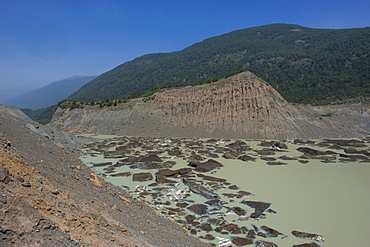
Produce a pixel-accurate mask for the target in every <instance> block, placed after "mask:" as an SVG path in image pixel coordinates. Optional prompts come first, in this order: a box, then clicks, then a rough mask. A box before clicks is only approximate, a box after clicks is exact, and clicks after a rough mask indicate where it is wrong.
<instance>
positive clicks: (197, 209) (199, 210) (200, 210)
mask: <svg viewBox="0 0 370 247" xmlns="http://www.w3.org/2000/svg"><path fill="white" fill-rule="evenodd" d="M207 208H208V207H207V206H206V205H204V204H193V205H191V206H189V207H187V209H189V210H190V211H192V212H194V213H196V214H206V213H207Z"/></svg>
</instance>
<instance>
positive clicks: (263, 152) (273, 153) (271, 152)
mask: <svg viewBox="0 0 370 247" xmlns="http://www.w3.org/2000/svg"><path fill="white" fill-rule="evenodd" d="M257 154H259V155H275V152H274V151H272V150H257Z"/></svg>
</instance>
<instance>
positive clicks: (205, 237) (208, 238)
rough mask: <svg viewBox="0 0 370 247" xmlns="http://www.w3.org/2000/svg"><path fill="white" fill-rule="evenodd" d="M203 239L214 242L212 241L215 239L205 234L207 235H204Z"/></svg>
mask: <svg viewBox="0 0 370 247" xmlns="http://www.w3.org/2000/svg"><path fill="white" fill-rule="evenodd" d="M204 239H207V240H214V239H215V237H214V236H213V235H211V234H207V235H205V236H204Z"/></svg>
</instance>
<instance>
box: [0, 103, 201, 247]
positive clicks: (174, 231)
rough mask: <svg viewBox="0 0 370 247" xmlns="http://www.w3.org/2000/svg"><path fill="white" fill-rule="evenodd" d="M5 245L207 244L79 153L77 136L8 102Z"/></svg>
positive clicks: (0, 125) (2, 126)
mask: <svg viewBox="0 0 370 247" xmlns="http://www.w3.org/2000/svg"><path fill="white" fill-rule="evenodd" d="M0 135H1V136H0V138H1V143H0V146H1V148H0V162H1V163H0V189H1V194H0V215H1V221H0V235H1V239H0V245H1V246H207V245H205V244H204V243H201V242H200V241H199V240H198V239H196V238H194V237H191V236H188V235H187V234H186V233H185V232H184V230H183V229H182V228H181V227H180V226H178V225H177V224H175V223H173V222H170V221H169V220H167V219H165V218H163V217H160V216H157V215H156V214H155V213H154V212H153V211H152V210H151V209H150V208H149V207H148V206H147V205H145V203H144V202H143V201H140V200H137V199H134V198H131V197H130V196H129V195H128V194H127V193H126V192H125V191H124V190H122V189H121V188H118V187H114V186H112V185H111V184H109V183H106V182H104V181H103V180H101V179H100V178H98V177H97V176H96V175H95V174H93V173H92V172H91V171H89V169H87V168H86V167H85V166H84V165H83V164H82V163H81V162H80V161H79V159H78V155H79V153H78V152H77V151H75V147H76V145H77V144H79V143H81V142H84V141H86V140H80V139H75V138H73V137H72V136H68V135H67V134H65V133H62V132H58V131H56V130H53V129H52V128H51V127H47V126H42V125H38V124H36V123H34V122H32V121H31V120H30V119H29V118H28V117H26V116H25V115H24V114H23V113H22V112H21V111H19V110H18V109H16V108H8V107H5V106H2V105H0Z"/></svg>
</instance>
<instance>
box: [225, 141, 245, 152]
mask: <svg viewBox="0 0 370 247" xmlns="http://www.w3.org/2000/svg"><path fill="white" fill-rule="evenodd" d="M226 147H228V148H230V149H232V150H235V151H238V152H243V151H246V150H249V149H250V147H248V146H247V144H246V143H245V142H243V141H240V140H238V141H236V142H234V143H230V144H228V145H226Z"/></svg>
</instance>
